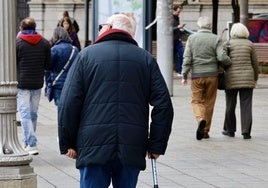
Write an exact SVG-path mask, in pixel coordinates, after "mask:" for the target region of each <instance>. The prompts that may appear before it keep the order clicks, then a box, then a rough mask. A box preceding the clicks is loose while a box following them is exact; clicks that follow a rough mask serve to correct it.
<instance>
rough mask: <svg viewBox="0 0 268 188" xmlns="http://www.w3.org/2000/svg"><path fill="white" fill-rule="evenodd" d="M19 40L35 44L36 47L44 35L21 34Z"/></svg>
mask: <svg viewBox="0 0 268 188" xmlns="http://www.w3.org/2000/svg"><path fill="white" fill-rule="evenodd" d="M19 38H20V39H22V40H24V41H26V42H28V43H30V44H33V45H36V44H38V43H39V42H40V41H41V39H42V35H40V34H23V33H21V34H20V35H19Z"/></svg>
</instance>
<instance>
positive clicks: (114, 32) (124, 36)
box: [94, 29, 138, 46]
mask: <svg viewBox="0 0 268 188" xmlns="http://www.w3.org/2000/svg"><path fill="white" fill-rule="evenodd" d="M108 40H121V41H125V42H128V43H131V44H134V45H136V46H138V43H137V42H136V41H135V40H134V39H133V38H132V37H131V35H130V34H129V33H127V32H126V31H123V30H120V29H110V30H108V31H106V32H104V33H103V34H102V35H100V36H98V38H97V39H96V41H95V43H94V44H96V43H100V42H103V41H108Z"/></svg>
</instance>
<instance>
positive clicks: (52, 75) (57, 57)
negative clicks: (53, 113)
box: [46, 27, 78, 106]
mask: <svg viewBox="0 0 268 188" xmlns="http://www.w3.org/2000/svg"><path fill="white" fill-rule="evenodd" d="M52 40H53V42H54V43H55V44H54V46H53V47H52V48H51V66H50V70H51V71H50V72H48V73H46V84H47V85H48V84H51V85H52V84H53V81H54V80H55V79H56V77H57V76H58V75H59V73H60V72H61V70H62V69H63V67H64V66H65V65H66V63H67V62H68V60H69V58H70V57H71V55H72V57H71V59H70V62H69V63H68V66H67V67H66V69H65V70H64V72H63V73H62V74H61V75H60V77H59V78H58V79H57V80H56V81H55V85H54V86H53V98H54V102H55V105H56V106H58V103H59V100H60V95H61V90H62V88H63V84H64V82H65V79H66V77H67V74H68V71H69V69H70V67H71V65H72V63H73V61H74V59H75V58H76V56H77V54H78V50H77V48H76V47H74V46H73V45H72V44H71V39H70V37H69V34H68V32H67V31H66V30H65V29H64V28H63V27H57V28H56V29H55V30H54V33H53V39H52Z"/></svg>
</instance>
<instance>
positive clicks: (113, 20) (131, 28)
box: [107, 14, 136, 37]
mask: <svg viewBox="0 0 268 188" xmlns="http://www.w3.org/2000/svg"><path fill="white" fill-rule="evenodd" d="M107 24H109V25H111V26H112V28H113V29H120V30H123V31H126V32H128V33H129V34H130V35H131V36H132V37H134V36H135V33H136V21H135V19H134V17H133V16H128V15H126V14H115V15H112V16H111V17H109V18H108V20H107Z"/></svg>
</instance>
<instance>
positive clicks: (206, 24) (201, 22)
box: [197, 16, 212, 29]
mask: <svg viewBox="0 0 268 188" xmlns="http://www.w3.org/2000/svg"><path fill="white" fill-rule="evenodd" d="M197 26H198V27H199V28H204V29H211V28H212V22H211V19H210V18H209V17H208V16H202V17H200V18H199V19H198V21H197Z"/></svg>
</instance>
